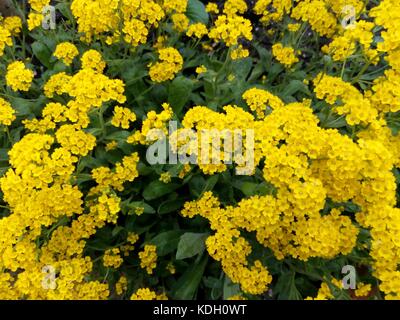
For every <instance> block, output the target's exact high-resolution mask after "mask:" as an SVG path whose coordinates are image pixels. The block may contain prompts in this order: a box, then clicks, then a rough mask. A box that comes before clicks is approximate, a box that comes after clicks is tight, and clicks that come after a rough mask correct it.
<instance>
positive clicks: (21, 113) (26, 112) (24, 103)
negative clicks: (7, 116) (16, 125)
mask: <svg viewBox="0 0 400 320" xmlns="http://www.w3.org/2000/svg"><path fill="white" fill-rule="evenodd" d="M9 101H10V103H11V105H12V107H13V108H14V109H15V110H16V111H17V116H18V117H27V116H30V115H36V116H38V115H39V114H40V112H41V110H42V108H43V106H44V104H45V101H46V98H45V97H44V96H40V97H39V98H37V99H35V100H28V99H23V98H17V97H9Z"/></svg>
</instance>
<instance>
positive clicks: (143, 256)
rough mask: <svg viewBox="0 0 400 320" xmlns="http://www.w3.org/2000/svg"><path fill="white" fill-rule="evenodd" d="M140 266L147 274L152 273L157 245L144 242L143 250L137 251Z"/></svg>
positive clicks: (155, 262) (155, 263) (155, 264)
mask: <svg viewBox="0 0 400 320" xmlns="http://www.w3.org/2000/svg"><path fill="white" fill-rule="evenodd" d="M139 258H140V267H141V268H143V269H146V272H147V273H148V274H153V270H154V268H155V267H156V266H157V247H156V246H154V245H149V244H146V245H145V246H144V250H143V251H141V252H139Z"/></svg>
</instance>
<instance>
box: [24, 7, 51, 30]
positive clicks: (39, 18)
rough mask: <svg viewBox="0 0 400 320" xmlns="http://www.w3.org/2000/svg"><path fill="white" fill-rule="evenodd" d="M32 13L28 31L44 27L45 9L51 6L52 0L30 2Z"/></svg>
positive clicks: (29, 16) (29, 17)
mask: <svg viewBox="0 0 400 320" xmlns="http://www.w3.org/2000/svg"><path fill="white" fill-rule="evenodd" d="M28 2H29V4H30V6H31V11H30V13H29V15H28V29H29V30H30V31H31V30H33V29H35V28H37V27H39V26H41V25H42V22H43V19H44V15H43V13H45V12H44V9H45V7H46V6H48V5H50V2H51V1H50V0H29V1H28Z"/></svg>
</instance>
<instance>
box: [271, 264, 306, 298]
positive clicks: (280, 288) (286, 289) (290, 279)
mask: <svg viewBox="0 0 400 320" xmlns="http://www.w3.org/2000/svg"><path fill="white" fill-rule="evenodd" d="M295 280H296V273H295V272H294V271H289V272H286V273H283V274H282V275H281V276H280V277H279V279H278V282H277V284H276V286H275V288H274V292H276V293H277V294H278V300H302V296H301V294H300V292H299V291H298V290H297V287H296V283H295Z"/></svg>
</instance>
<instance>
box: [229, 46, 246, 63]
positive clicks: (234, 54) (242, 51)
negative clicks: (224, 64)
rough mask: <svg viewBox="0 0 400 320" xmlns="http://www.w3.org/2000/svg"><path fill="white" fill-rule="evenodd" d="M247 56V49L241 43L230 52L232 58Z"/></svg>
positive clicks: (237, 58)
mask: <svg viewBox="0 0 400 320" xmlns="http://www.w3.org/2000/svg"><path fill="white" fill-rule="evenodd" d="M248 56H249V50H247V49H244V48H243V46H242V45H241V44H240V45H239V46H238V47H237V48H236V49H234V50H232V52H231V59H232V60H239V59H243V58H247V57H248Z"/></svg>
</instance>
